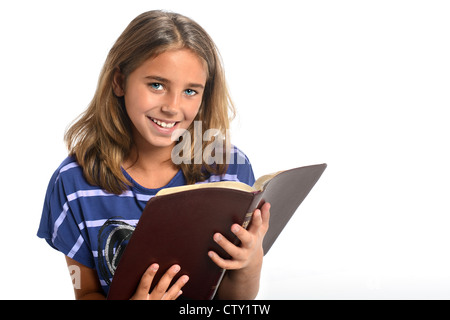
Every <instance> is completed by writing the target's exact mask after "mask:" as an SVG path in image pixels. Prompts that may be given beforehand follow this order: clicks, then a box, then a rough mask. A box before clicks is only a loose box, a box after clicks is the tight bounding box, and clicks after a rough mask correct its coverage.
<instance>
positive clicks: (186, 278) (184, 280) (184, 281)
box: [181, 276, 189, 283]
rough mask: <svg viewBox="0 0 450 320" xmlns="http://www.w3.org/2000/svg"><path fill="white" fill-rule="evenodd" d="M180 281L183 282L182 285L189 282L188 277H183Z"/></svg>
mask: <svg viewBox="0 0 450 320" xmlns="http://www.w3.org/2000/svg"><path fill="white" fill-rule="evenodd" d="M181 281H183V283H186V282H188V281H189V277H188V276H184V277H183V278H182V279H181Z"/></svg>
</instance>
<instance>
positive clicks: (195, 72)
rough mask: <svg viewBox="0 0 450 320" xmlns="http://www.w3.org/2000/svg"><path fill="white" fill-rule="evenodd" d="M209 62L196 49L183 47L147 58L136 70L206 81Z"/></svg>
mask: <svg viewBox="0 0 450 320" xmlns="http://www.w3.org/2000/svg"><path fill="white" fill-rule="evenodd" d="M207 70H208V68H207V63H206V61H205V60H204V59H203V58H201V57H199V56H198V55H197V54H196V53H195V52H194V51H192V50H190V49H187V48H182V49H171V50H166V51H163V52H162V53H160V54H158V55H156V56H153V57H150V58H148V59H147V60H145V61H144V62H143V63H142V64H141V65H140V66H139V67H138V68H137V69H136V71H137V72H139V73H144V74H145V73H149V72H150V73H151V72H153V73H154V72H156V73H161V74H166V75H171V76H173V77H177V76H189V77H190V78H195V79H197V81H200V80H201V81H202V82H205V81H206V78H207Z"/></svg>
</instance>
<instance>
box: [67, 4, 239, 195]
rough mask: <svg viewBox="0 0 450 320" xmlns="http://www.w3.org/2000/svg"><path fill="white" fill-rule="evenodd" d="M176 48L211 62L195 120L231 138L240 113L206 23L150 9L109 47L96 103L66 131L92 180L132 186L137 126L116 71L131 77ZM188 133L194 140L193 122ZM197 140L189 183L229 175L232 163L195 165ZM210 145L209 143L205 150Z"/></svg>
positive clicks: (187, 168)
mask: <svg viewBox="0 0 450 320" xmlns="http://www.w3.org/2000/svg"><path fill="white" fill-rule="evenodd" d="M173 48H188V49H190V50H192V51H193V52H195V53H196V54H197V55H198V56H199V57H201V58H202V59H203V60H204V61H205V62H206V65H207V81H206V86H205V90H204V93H203V99H202V103H201V106H200V109H199V112H198V114H197V116H196V118H195V121H201V123H202V131H203V132H204V131H206V130H208V129H210V128H215V129H219V130H220V131H221V132H222V133H223V136H226V135H225V131H226V130H227V129H228V128H229V121H230V117H229V113H228V112H229V111H230V112H231V115H232V116H234V107H233V103H232V101H231V99H230V95H229V93H228V89H227V86H226V81H225V75H224V71H223V67H222V63H221V60H220V55H219V52H218V50H217V48H216V46H215V44H214V42H213V41H212V39H211V38H210V37H209V35H208V34H207V33H206V31H205V30H204V29H203V28H202V27H201V26H199V25H198V24H197V23H196V22H195V21H193V20H191V19H189V18H187V17H185V16H182V15H180V14H176V13H170V12H165V11H159V10H155V11H149V12H145V13H143V14H141V15H139V16H138V17H136V18H135V19H134V20H133V21H132V22H131V23H130V24H129V25H128V27H127V28H126V29H125V30H124V32H123V33H122V34H121V36H120V37H119V38H118V39H117V41H116V43H115V44H114V45H113V47H112V48H111V50H110V51H109V54H108V56H107V58H106V61H105V64H104V66H103V69H102V71H101V73H100V77H99V81H98V85H97V90H96V92H95V95H94V97H93V99H92V101H91V103H90V104H89V106H88V108H87V109H86V111H85V112H84V113H82V114H81V115H80V117H79V118H78V119H76V121H75V122H74V123H73V124H72V125H71V126H70V127H69V128H68V130H67V131H66V133H65V135H64V139H65V141H66V144H67V147H68V150H69V154H70V155H73V156H75V157H76V160H77V161H78V163H79V164H80V166H81V167H82V168H83V172H84V175H85V178H86V180H87V181H88V182H89V183H90V184H93V185H98V186H100V187H101V188H103V189H105V190H106V191H108V192H111V193H115V194H121V193H122V192H123V191H124V190H126V189H127V187H128V186H129V185H130V181H128V179H127V178H126V177H125V176H124V174H123V171H122V163H123V161H124V160H125V159H126V158H127V157H128V156H129V155H130V151H131V149H132V147H133V138H132V134H131V127H132V125H131V121H130V119H129V117H128V114H127V112H126V110H125V108H124V101H123V97H122V98H120V97H117V96H116V95H115V94H114V91H113V78H114V74H115V72H116V71H117V70H119V71H120V72H121V73H122V74H123V75H124V79H125V80H126V79H127V77H128V76H129V75H130V73H131V72H133V71H134V70H135V69H136V68H138V67H139V66H140V65H141V64H142V63H143V62H144V61H146V60H147V59H149V58H151V57H154V56H156V55H158V54H160V53H162V52H164V51H166V50H169V49H173ZM188 131H189V132H190V133H191V137H192V139H194V134H193V125H191V126H190V127H189V129H188ZM203 132H202V134H203ZM191 142H192V143H191V146H192V147H191V148H192V150H191V155H192V159H191V161H190V164H189V163H182V164H180V167H181V169H182V171H183V174H184V176H185V178H186V181H187V183H188V184H191V183H195V182H197V181H202V180H205V179H206V178H207V176H208V175H209V174H211V173H215V174H222V173H225V171H226V169H227V164H226V161H223V162H222V163H217V164H214V165H208V164H206V163H204V160H202V161H203V163H202V164H198V163H197V164H196V163H194V161H193V157H194V152H193V146H194V141H191ZM209 143H211V142H209V141H203V142H202V150H204V149H205V147H206V146H207V145H208V144H209ZM205 170H206V171H205Z"/></svg>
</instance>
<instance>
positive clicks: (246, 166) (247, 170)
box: [227, 147, 255, 186]
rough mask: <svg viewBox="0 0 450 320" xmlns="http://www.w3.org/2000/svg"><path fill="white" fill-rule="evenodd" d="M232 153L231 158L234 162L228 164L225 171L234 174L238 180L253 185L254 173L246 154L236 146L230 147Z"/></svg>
mask: <svg viewBox="0 0 450 320" xmlns="http://www.w3.org/2000/svg"><path fill="white" fill-rule="evenodd" d="M232 154H233V156H232V157H231V158H232V159H233V161H234V164H230V166H229V167H228V172H227V173H228V174H233V175H234V174H235V175H236V177H237V180H238V181H240V182H243V183H245V184H247V185H249V186H253V184H254V183H255V175H254V173H253V168H252V165H251V163H250V160H249V159H248V157H247V155H246V154H245V153H243V152H242V151H241V150H240V149H238V148H237V147H233V148H232Z"/></svg>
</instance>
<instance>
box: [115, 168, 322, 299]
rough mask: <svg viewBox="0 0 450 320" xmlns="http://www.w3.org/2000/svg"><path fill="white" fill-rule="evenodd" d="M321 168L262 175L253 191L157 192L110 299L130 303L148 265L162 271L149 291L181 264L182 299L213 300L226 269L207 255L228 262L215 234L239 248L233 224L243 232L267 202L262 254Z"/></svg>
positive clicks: (217, 187) (229, 184)
mask: <svg viewBox="0 0 450 320" xmlns="http://www.w3.org/2000/svg"><path fill="white" fill-rule="evenodd" d="M325 168H326V164H319V165H313V166H306V167H300V168H295V169H291V170H286V171H280V172H277V173H274V174H270V175H265V176H262V177H260V178H259V179H258V180H257V181H256V182H255V184H254V186H253V187H250V186H248V185H246V184H244V183H240V182H233V181H221V182H212V183H204V184H194V185H187V186H181V187H174V188H166V189H163V190H161V191H160V192H158V194H157V195H156V196H155V197H153V198H151V199H150V200H149V202H148V203H147V205H146V207H145V209H144V211H143V213H142V216H141V218H140V220H139V222H138V224H137V226H136V229H135V230H134V232H133V235H132V237H131V239H130V241H129V243H128V245H127V247H126V249H125V252H124V254H123V256H122V258H121V260H120V262H119V265H118V266H117V269H116V271H115V273H114V277H113V281H112V283H111V286H110V290H109V294H108V299H129V298H130V297H131V296H132V295H133V294H134V292H135V290H136V288H137V286H138V284H139V281H140V279H141V277H142V275H143V274H144V272H145V270H146V269H147V268H148V267H149V266H150V265H151V264H152V263H158V264H159V266H160V267H159V271H158V273H157V274H156V276H155V278H154V280H153V283H152V287H151V290H152V289H153V287H154V285H155V284H157V283H158V281H159V279H160V278H161V276H162V275H163V274H164V272H165V271H166V270H167V269H168V268H169V267H170V266H172V265H173V264H179V265H180V266H181V271H180V272H179V273H178V275H177V276H176V277H175V279H174V280H173V281H176V280H177V279H178V278H179V277H180V276H182V275H184V274H187V275H188V276H189V282H188V283H187V284H186V285H185V286H184V287H183V296H184V297H186V298H189V299H203V300H206V299H212V298H213V297H214V295H215V293H216V290H217V288H218V286H219V284H220V281H221V279H222V277H223V275H224V273H225V270H223V269H221V268H219V267H218V266H217V265H216V264H215V263H214V262H213V261H212V260H211V259H210V258H209V257H208V251H210V250H213V251H215V252H216V253H218V254H219V255H220V256H222V257H223V258H229V256H228V254H227V253H226V252H225V251H224V250H223V249H222V248H221V247H220V246H219V245H218V244H216V243H215V242H214V240H213V235H214V233H216V232H220V233H221V234H222V235H224V236H225V237H226V238H227V239H229V240H230V241H234V243H235V244H238V243H239V241H238V239H237V237H236V236H235V235H234V234H233V233H232V232H231V230H230V228H231V225H232V224H234V223H238V224H240V225H242V226H243V227H245V228H246V227H247V226H248V225H249V223H251V217H252V213H253V212H254V211H255V209H257V208H260V207H261V206H262V205H263V204H264V203H265V202H269V203H270V205H271V209H270V221H269V230H268V231H267V233H266V236H265V237H264V242H263V249H264V254H266V253H267V252H268V251H269V249H270V248H271V247H272V244H273V243H274V242H275V240H276V238H277V237H278V235H279V234H280V233H281V231H282V230H283V228H284V227H285V226H286V224H287V223H288V221H289V219H290V218H291V217H292V215H293V214H294V212H295V211H296V210H297V208H298V206H299V205H300V204H301V203H302V201H303V200H304V199H305V198H306V196H307V195H308V193H309V192H310V191H311V189H312V188H313V186H314V185H315V184H316V182H317V180H319V178H320V176H321V175H322V173H323V171H324V170H325Z"/></svg>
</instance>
